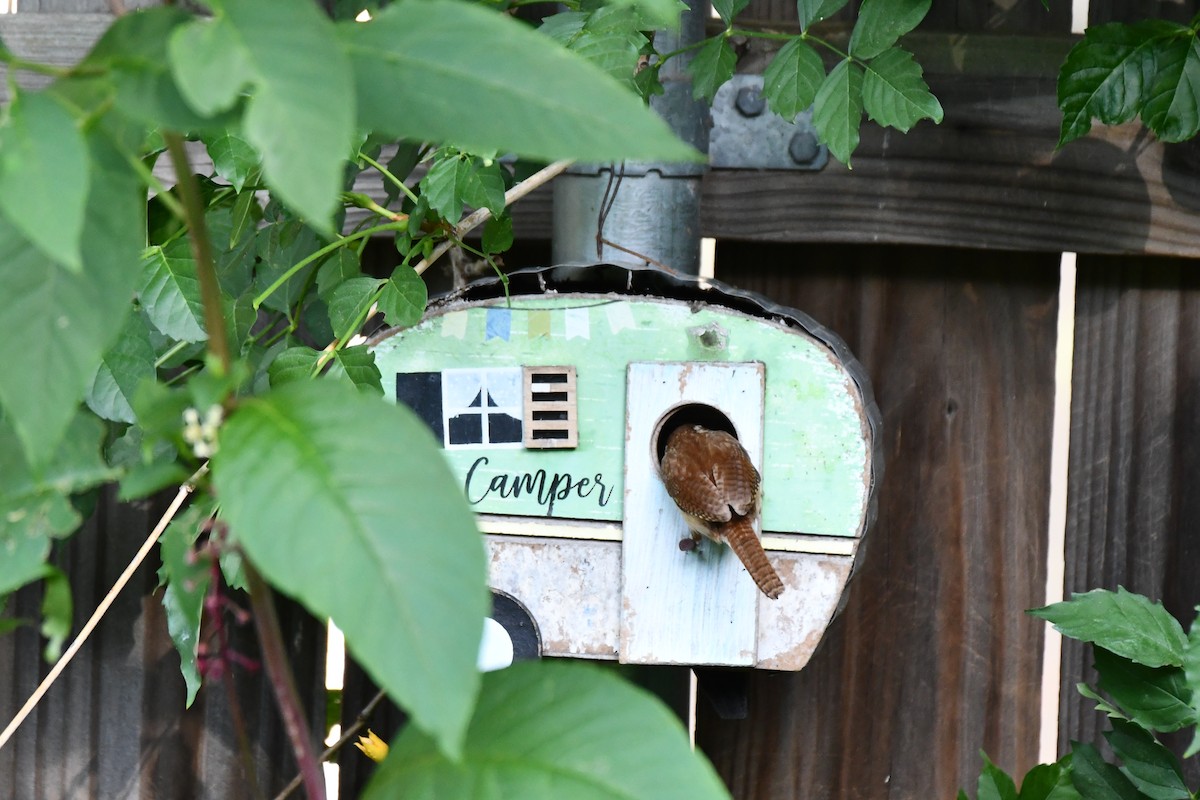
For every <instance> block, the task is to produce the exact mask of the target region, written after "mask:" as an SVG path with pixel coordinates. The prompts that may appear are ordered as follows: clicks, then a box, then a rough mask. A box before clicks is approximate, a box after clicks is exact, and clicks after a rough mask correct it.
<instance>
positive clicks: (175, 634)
mask: <svg viewBox="0 0 1200 800" xmlns="http://www.w3.org/2000/svg"><path fill="white" fill-rule="evenodd" d="M211 515H212V503H211V502H201V503H199V504H197V505H193V506H191V507H190V508H188V509H187V511H184V512H183V513H182V514H180V515H179V516H178V517H176V518H175V519H174V520H172V521H171V524H170V525H169V526H167V529H166V530H165V531H164V532H163V535H162V539H161V540H160V545H159V546H160V548H161V550H160V552H161V556H162V566H161V567H160V568H159V570H158V581H159V585H161V586H166V590H165V591H164V592H163V598H162V603H163V610H164V611H165V612H166V615H167V632H168V633H169V634H170V636H171V641H172V642H173V643H174V644H175V650H176V652H178V653H179V662H180V663H179V667H180V671H181V672H182V673H183V682H184V684H185V686H186V687H187V701H186V707H187V708H191V706H192V702H193V701H194V700H195V699H196V692H197V691H199V690H200V670H199V668H198V667H197V664H196V647H197V645H198V644H199V643H200V622H201V619H202V617H203V615H204V597H205V595H207V594H208V586H209V583H211V573H210V571H209V562H208V560H207V559H200V558H196V556H195V555H194V553H193V550H192V547H193V545H195V543H196V539H197V538H198V537H199V535H200V526H201V525H202V524H203V523H204V522H205V521H206V520H207V519H208V518H209V517H210V516H211Z"/></svg>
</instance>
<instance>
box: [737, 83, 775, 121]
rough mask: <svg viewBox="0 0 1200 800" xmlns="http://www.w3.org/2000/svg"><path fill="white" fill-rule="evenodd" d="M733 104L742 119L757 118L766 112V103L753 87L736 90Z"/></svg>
mask: <svg viewBox="0 0 1200 800" xmlns="http://www.w3.org/2000/svg"><path fill="white" fill-rule="evenodd" d="M733 104H734V106H735V107H736V108H737V110H738V113H739V114H741V115H742V116H743V117H757V116H758V115H759V114H761V113H763V112H764V111H766V110H767V101H766V100H764V99H763V96H762V95H761V94H760V93H759V91H758V89H756V88H755V87H753V86H744V87H742V88H741V89H738V93H737V97H736V98H734V101H733Z"/></svg>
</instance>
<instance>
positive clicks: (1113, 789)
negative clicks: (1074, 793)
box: [1071, 742, 1144, 800]
mask: <svg viewBox="0 0 1200 800" xmlns="http://www.w3.org/2000/svg"><path fill="white" fill-rule="evenodd" d="M1071 754H1072V759H1071V764H1072V770H1071V780H1072V782H1073V783H1074V784H1075V788H1076V789H1077V790H1079V793H1080V794H1081V795H1083V796H1084V797H1086V798H1087V800H1144V798H1143V797H1142V796H1141V795H1140V794H1138V791H1137V789H1135V788H1134V787H1133V784H1132V783H1130V782H1129V779H1128V778H1126V777H1125V776H1124V775H1123V774H1122V773H1121V770H1119V769H1117V768H1116V766H1114V765H1113V764H1109V763H1108V762H1107V761H1105V760H1104V759H1103V758H1101V757H1100V753H1099V751H1097V750H1096V748H1095V747H1093V746H1092V745H1090V744H1080V743H1079V742H1071Z"/></svg>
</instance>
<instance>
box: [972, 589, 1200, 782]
mask: <svg viewBox="0 0 1200 800" xmlns="http://www.w3.org/2000/svg"><path fill="white" fill-rule="evenodd" d="M1029 613H1031V614H1033V615H1034V616H1037V617H1041V618H1042V619H1045V620H1047V621H1049V622H1051V623H1053V624H1054V627H1055V628H1056V629H1057V630H1058V631H1060V632H1061V633H1062V634H1063V635H1064V636H1068V637H1070V638H1072V639H1078V640H1080V641H1084V642H1090V643H1091V644H1092V645H1093V649H1094V653H1095V667H1096V672H1097V674H1098V675H1099V680H1098V682H1097V685H1096V686H1095V687H1092V686H1089V685H1087V684H1082V683H1081V684H1079V687H1078V689H1079V692H1080V693H1081V694H1082V695H1083V696H1085V697H1088V698H1090V699H1092V700H1094V701H1095V702H1096V707H1097V708H1098V709H1099V710H1101V711H1103V712H1104V713H1105V714H1107V715H1108V718H1109V720H1110V722H1111V724H1112V727H1111V728H1110V729H1109V730H1108V731H1105V733H1104V738H1105V740H1106V741H1107V742H1108V745H1109V747H1110V748H1111V750H1112V752H1113V754H1114V755H1115V756H1116V758H1117V762H1118V763H1112V762H1109V761H1106V760H1105V758H1104V757H1103V756H1102V755H1101V753H1100V751H1099V750H1098V749H1097V748H1096V747H1095V746H1094V745H1092V744H1088V743H1080V742H1072V743H1071V752H1070V753H1068V754H1067V755H1066V756H1064V757H1063V758H1062V759H1061V760H1059V761H1058V762H1056V763H1054V764H1041V765H1038V766H1037V767H1034V768H1033V769H1032V770H1031V771H1030V772H1029V773H1028V774H1027V775H1026V776H1025V779H1024V780H1023V781H1022V784H1021V788H1020V791H1019V792H1018V791H1017V788H1016V786H1015V783H1014V781H1013V779H1012V778H1010V777H1009V776H1008V775H1007V774H1005V773H1004V771H1003V770H1001V769H1000V768H999V767H997V766H995V765H994V764H992V763H991V761H989V760H988V759H987V756H986V755H985V756H984V768H983V772H982V773H981V775H980V777H979V784H978V790H977V795H976V796H977V798H979V800H984V798H988V800H1078V799H1079V798H1082V799H1083V800H1192V798H1194V797H1196V793H1194V792H1192V791H1191V790H1190V789H1188V787H1187V786H1186V784H1185V783H1184V780H1183V769H1182V766H1181V764H1180V760H1179V758H1178V757H1177V756H1176V755H1175V754H1174V753H1173V752H1172V751H1171V750H1169V749H1167V748H1166V747H1165V746H1163V744H1162V743H1161V742H1160V741H1159V740H1158V738H1157V736H1156V734H1159V733H1171V732H1174V731H1179V730H1182V729H1185V728H1191V729H1193V740H1192V744H1191V746H1189V747H1188V749H1187V751H1186V752H1185V753H1184V758H1190V757H1191V756H1194V755H1195V754H1196V753H1197V752H1200V624H1197V622H1193V623H1192V626H1191V630H1190V632H1189V633H1184V630H1183V628H1182V627H1181V626H1180V624H1179V622H1178V621H1176V619H1175V618H1174V617H1173V616H1171V615H1170V614H1169V613H1168V612H1167V611H1166V610H1165V609H1164V608H1163V607H1162V605H1161V604H1158V603H1151V602H1150V600H1148V599H1147V598H1146V597H1143V596H1142V595H1138V594H1133V593H1131V592H1127V591H1126V590H1125V589H1124V588H1120V587H1118V589H1117V591H1116V592H1110V591H1107V590H1104V589H1097V590H1094V591H1091V592H1087V593H1085V594H1077V595H1075V596H1074V597H1073V598H1072V599H1071V600H1068V601H1066V602H1062V603H1055V604H1054V605H1050V606H1046V607H1045V608H1039V609H1034V610H1032V611H1030V612H1029ZM1198 620H1200V618H1198ZM959 798H960V800H966V794H965V793H964V792H959Z"/></svg>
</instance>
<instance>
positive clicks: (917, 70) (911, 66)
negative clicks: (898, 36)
mask: <svg viewBox="0 0 1200 800" xmlns="http://www.w3.org/2000/svg"><path fill="white" fill-rule="evenodd" d="M862 98H863V107H864V108H865V109H866V111H867V115H868V116H869V117H870V118H871V119H873V120H875V121H876V122H878V123H879V124H880V125H886V126H890V127H893V128H897V129H899V130H900V131H903V132H904V133H908V131H909V129H910V128H912V126H913V125H916V124H917V121H918V120H922V119H931V120H933V121H934V122H935V123H940V122H941V121H942V104H941V103H939V102H938V100H937V98H936V97H934V96H933V95H932V94H930V92H929V86H928V85H926V83H925V80H924V79H923V78H922V73H921V66H920V65H919V64H918V63H917V62H916V61H915V60H914V59H913V56H912V53H910V52H908V51H907V50H903V49H901V48H899V47H893V48H892V49H891V50H888V51H887V52H885V53H883V54H882V55H880V56H879V57H877V58H875V59H873V60H872V61H871V63H869V64H867V69H866V77H865V78H864V79H863V89H862Z"/></svg>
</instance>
